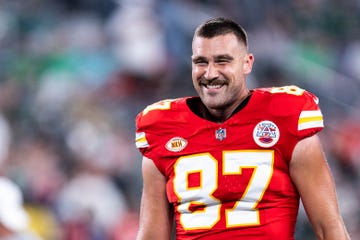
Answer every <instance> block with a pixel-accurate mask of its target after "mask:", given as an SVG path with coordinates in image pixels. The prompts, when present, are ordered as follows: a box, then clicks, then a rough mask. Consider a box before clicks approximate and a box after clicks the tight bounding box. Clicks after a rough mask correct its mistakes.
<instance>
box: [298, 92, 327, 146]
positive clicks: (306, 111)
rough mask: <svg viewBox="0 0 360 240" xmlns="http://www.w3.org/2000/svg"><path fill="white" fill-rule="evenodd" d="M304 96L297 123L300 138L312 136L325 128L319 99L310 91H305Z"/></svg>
mask: <svg viewBox="0 0 360 240" xmlns="http://www.w3.org/2000/svg"><path fill="white" fill-rule="evenodd" d="M302 97H303V98H304V104H303V106H302V109H301V111H300V114H299V119H298V124H297V131H298V137H299V139H303V138H306V137H309V136H312V135H314V134H315V133H317V132H319V131H321V130H322V129H323V128H324V121H323V115H322V112H321V110H320V108H319V99H318V98H317V97H316V96H315V95H314V94H313V93H310V92H308V91H304V93H303V95H302Z"/></svg>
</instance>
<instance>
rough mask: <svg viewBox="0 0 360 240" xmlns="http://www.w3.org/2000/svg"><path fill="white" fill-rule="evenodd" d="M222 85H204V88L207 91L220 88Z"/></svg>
mask: <svg viewBox="0 0 360 240" xmlns="http://www.w3.org/2000/svg"><path fill="white" fill-rule="evenodd" d="M221 87H222V85H206V88H209V89H215V88H221Z"/></svg>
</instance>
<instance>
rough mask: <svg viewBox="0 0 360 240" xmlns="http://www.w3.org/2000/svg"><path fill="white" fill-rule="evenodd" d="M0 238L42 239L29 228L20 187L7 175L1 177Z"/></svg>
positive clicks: (10, 239)
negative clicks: (6, 176)
mask: <svg viewBox="0 0 360 240" xmlns="http://www.w3.org/2000/svg"><path fill="white" fill-rule="evenodd" d="M0 240H40V237H38V236H37V235H36V234H35V233H33V232H31V231H30V229H29V216H28V214H27V212H26V210H25V208H24V206H23V196H22V192H21V190H20V188H19V187H18V186H17V185H16V184H15V183H13V182H12V181H11V180H9V179H7V178H5V177H0Z"/></svg>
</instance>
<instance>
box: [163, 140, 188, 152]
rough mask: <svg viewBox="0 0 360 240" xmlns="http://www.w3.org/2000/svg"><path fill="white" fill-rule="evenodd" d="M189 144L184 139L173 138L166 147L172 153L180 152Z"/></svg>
mask: <svg viewBox="0 0 360 240" xmlns="http://www.w3.org/2000/svg"><path fill="white" fill-rule="evenodd" d="M187 143H188V142H187V141H186V140H185V139H184V138H181V137H173V138H171V139H170V140H169V141H168V142H167V143H166V145H165V147H166V149H167V150H169V151H170V152H180V151H181V150H183V149H184V148H185V147H186V145H187Z"/></svg>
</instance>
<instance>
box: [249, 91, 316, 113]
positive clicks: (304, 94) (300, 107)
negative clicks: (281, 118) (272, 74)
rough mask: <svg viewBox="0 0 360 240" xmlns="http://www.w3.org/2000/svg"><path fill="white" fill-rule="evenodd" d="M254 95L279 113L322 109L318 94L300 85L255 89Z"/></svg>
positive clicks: (271, 109)
mask: <svg viewBox="0 0 360 240" xmlns="http://www.w3.org/2000/svg"><path fill="white" fill-rule="evenodd" d="M254 95H256V96H257V98H258V99H259V100H262V101H264V102H266V103H267V104H268V108H269V109H268V110H269V111H271V112H272V113H274V114H277V115H293V114H300V113H301V112H302V111H313V110H320V109H319V106H318V103H319V99H318V98H317V96H316V95H315V94H313V93H311V92H309V91H307V90H305V89H302V88H300V87H298V86H295V85H291V86H281V87H271V88H257V89H254Z"/></svg>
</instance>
